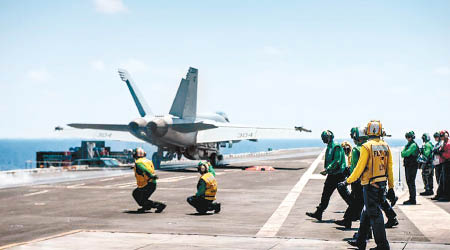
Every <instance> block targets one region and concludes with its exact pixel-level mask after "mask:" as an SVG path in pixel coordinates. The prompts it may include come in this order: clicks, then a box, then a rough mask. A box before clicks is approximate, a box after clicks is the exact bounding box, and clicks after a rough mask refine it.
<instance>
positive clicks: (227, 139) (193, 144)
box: [68, 68, 310, 168]
mask: <svg viewBox="0 0 450 250" xmlns="http://www.w3.org/2000/svg"><path fill="white" fill-rule="evenodd" d="M119 75H120V78H121V79H122V81H124V82H125V83H126V85H127V87H128V89H129V91H130V93H131V96H132V98H133V100H134V102H135V104H136V107H137V109H138V111H139V114H140V116H141V117H140V118H136V119H134V120H132V121H131V122H130V123H128V124H85V123H72V124H68V126H70V127H73V128H78V129H94V130H108V131H121V132H129V133H131V134H132V135H133V136H134V137H136V138H138V139H139V140H142V141H145V142H148V143H150V144H152V145H155V146H156V147H157V148H158V150H157V152H155V153H154V154H153V156H152V161H153V163H154V165H155V168H159V167H160V164H161V161H170V160H172V159H174V158H175V157H177V158H178V159H181V157H182V156H185V157H186V158H188V159H191V160H209V161H210V162H211V163H212V164H213V165H215V166H216V165H218V164H219V163H220V161H221V160H222V159H223V156H222V154H220V147H226V146H227V145H228V146H229V147H231V146H232V144H233V143H236V142H239V141H241V140H250V141H256V140H258V139H262V138H277V136H278V135H280V133H283V132H291V131H300V132H301V131H308V132H310V131H309V130H307V129H303V128H302V127H301V128H300V127H297V128H295V127H293V128H263V127H254V126H253V127H252V126H243V125H236V124H231V123H230V120H229V119H228V116H227V115H226V114H225V113H223V112H217V113H211V114H197V81H198V70H197V69H195V68H189V70H188V73H187V76H186V78H183V79H181V83H180V86H179V87H178V91H177V94H176V96H175V99H174V101H173V103H172V107H171V108H170V111H169V114H166V115H154V114H153V113H152V112H151V110H150V108H149V107H148V105H147V103H146V102H145V99H144V98H143V96H142V94H141V92H140V91H139V89H138V88H137V86H136V85H135V83H134V81H133V80H132V79H131V76H130V74H129V73H128V72H127V71H126V70H124V69H119Z"/></svg>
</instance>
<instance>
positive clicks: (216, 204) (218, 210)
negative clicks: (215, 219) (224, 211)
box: [214, 203, 220, 214]
mask: <svg viewBox="0 0 450 250" xmlns="http://www.w3.org/2000/svg"><path fill="white" fill-rule="evenodd" d="M214 213H215V214H218V213H220V203H215V204H214Z"/></svg>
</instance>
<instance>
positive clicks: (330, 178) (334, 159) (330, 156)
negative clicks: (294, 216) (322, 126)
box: [306, 130, 348, 221]
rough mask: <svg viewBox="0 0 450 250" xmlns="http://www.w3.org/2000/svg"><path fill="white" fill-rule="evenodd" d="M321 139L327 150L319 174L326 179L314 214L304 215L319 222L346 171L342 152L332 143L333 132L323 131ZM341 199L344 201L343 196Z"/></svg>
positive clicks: (338, 146) (339, 147)
mask: <svg viewBox="0 0 450 250" xmlns="http://www.w3.org/2000/svg"><path fill="white" fill-rule="evenodd" d="M321 137H322V141H323V143H325V144H327V150H326V152H325V165H324V167H325V170H323V171H322V172H320V173H321V174H322V175H327V178H326V180H325V183H324V186H323V191H322V198H321V199H320V204H319V206H317V209H316V211H315V212H314V213H311V212H306V215H308V216H309V217H312V218H315V219H317V220H319V221H320V220H322V214H323V212H324V211H325V209H326V208H327V207H328V203H329V202H330V197H331V195H332V194H333V192H334V190H335V189H336V188H337V184H338V183H339V182H341V181H343V180H344V179H345V176H344V171H345V169H346V163H345V154H344V150H342V147H341V146H340V145H339V144H337V143H335V142H334V141H333V139H334V135H333V132H331V131H330V130H326V131H323V132H322V135H321ZM341 196H342V195H341ZM342 198H343V199H344V200H345V197H344V196H342ZM346 202H347V201H346ZM347 204H348V203H347Z"/></svg>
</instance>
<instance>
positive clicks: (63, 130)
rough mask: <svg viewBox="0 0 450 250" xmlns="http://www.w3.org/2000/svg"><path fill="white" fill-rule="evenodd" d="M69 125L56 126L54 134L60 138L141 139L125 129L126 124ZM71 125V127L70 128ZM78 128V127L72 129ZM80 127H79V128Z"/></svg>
mask: <svg viewBox="0 0 450 250" xmlns="http://www.w3.org/2000/svg"><path fill="white" fill-rule="evenodd" d="M68 125H69V126H70V127H62V126H58V129H57V130H55V134H57V135H58V137H60V138H66V139H68V138H81V139H89V140H113V141H127V142H139V143H142V142H143V141H142V140H140V139H138V138H136V137H134V136H133V135H132V134H130V133H129V132H128V130H126V131H125V127H127V125H118V124H116V125H114V124H68ZM71 127H72V128H71ZM73 128H78V129H73ZM79 128H81V129H79Z"/></svg>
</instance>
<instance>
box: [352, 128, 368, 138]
mask: <svg viewBox="0 0 450 250" xmlns="http://www.w3.org/2000/svg"><path fill="white" fill-rule="evenodd" d="M350 137H351V138H352V139H353V140H367V139H368V138H369V137H368V136H367V135H366V133H365V132H364V129H360V128H359V127H354V128H352V129H351V130H350Z"/></svg>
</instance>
